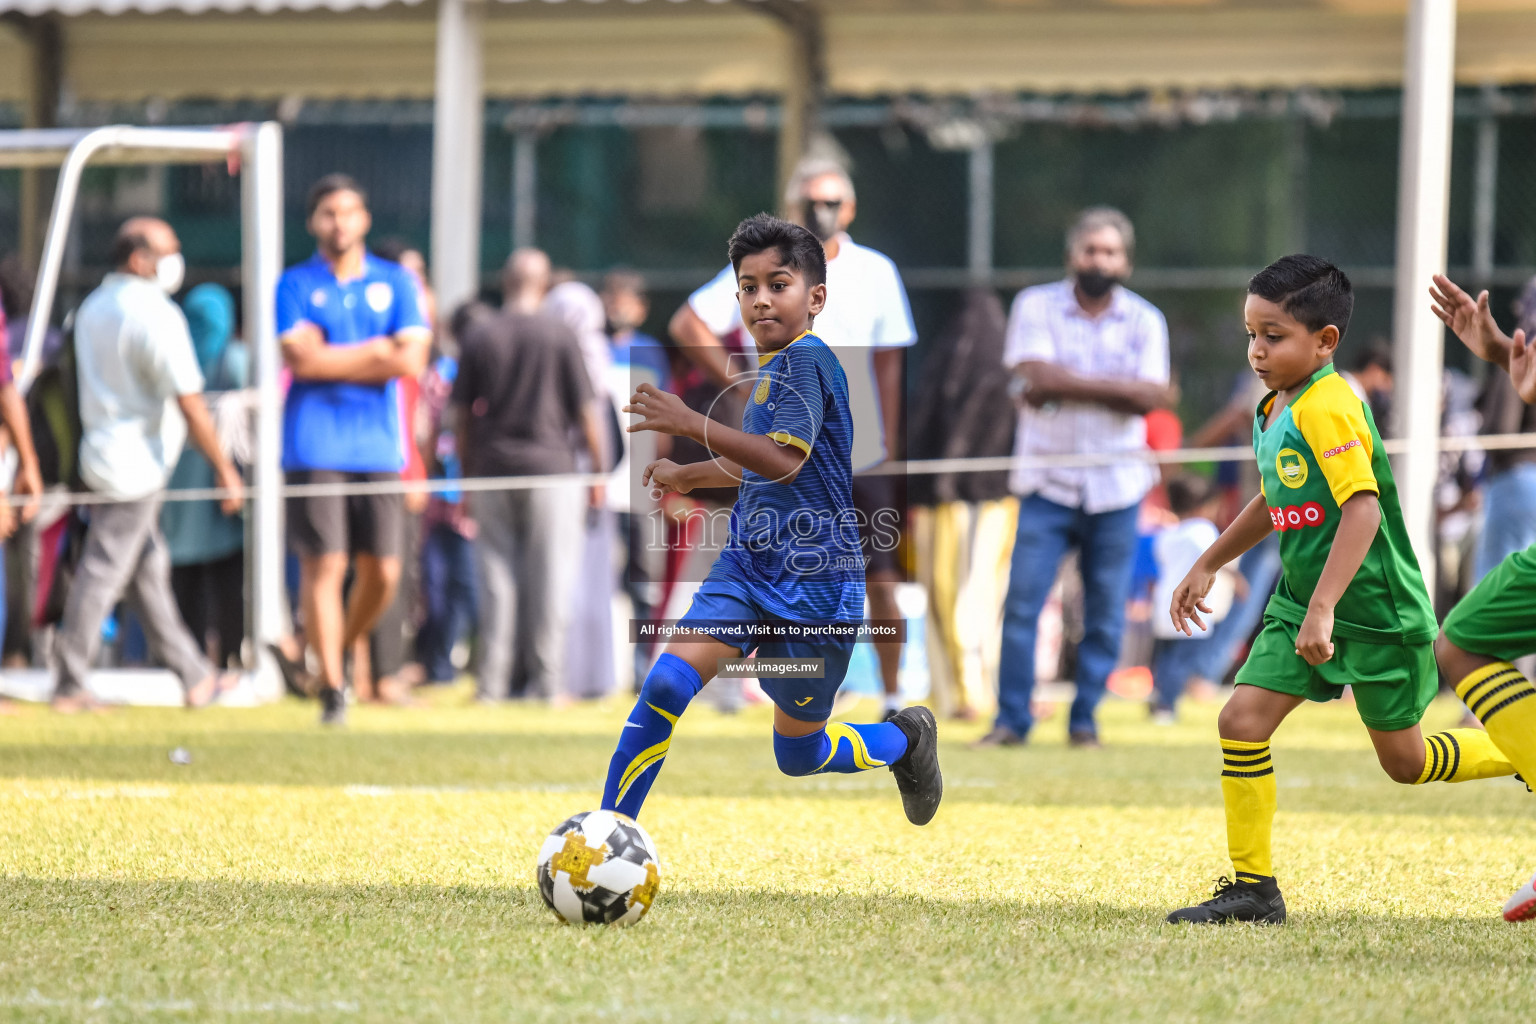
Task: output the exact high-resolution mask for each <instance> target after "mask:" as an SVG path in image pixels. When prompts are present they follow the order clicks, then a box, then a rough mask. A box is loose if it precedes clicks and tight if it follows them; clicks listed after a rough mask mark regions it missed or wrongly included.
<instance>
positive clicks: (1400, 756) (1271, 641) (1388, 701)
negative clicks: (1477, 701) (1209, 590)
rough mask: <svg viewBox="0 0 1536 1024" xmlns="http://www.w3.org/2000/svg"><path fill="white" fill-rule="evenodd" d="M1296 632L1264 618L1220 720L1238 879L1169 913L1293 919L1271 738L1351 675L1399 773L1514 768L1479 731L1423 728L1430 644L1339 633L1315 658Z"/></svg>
mask: <svg viewBox="0 0 1536 1024" xmlns="http://www.w3.org/2000/svg"><path fill="white" fill-rule="evenodd" d="M1296 634H1297V627H1296V626H1294V625H1291V624H1290V623H1286V622H1282V621H1280V620H1278V619H1275V618H1267V619H1266V620H1265V623H1264V628H1263V630H1262V631H1261V632H1260V634H1259V636H1258V638H1257V639H1256V640H1255V641H1254V646H1253V650H1252V651H1251V652H1250V653H1249V656H1248V660H1247V661H1246V662H1245V663H1244V665H1243V667H1242V669H1241V670H1239V672H1238V674H1237V683H1238V685H1237V687H1236V689H1235V690H1234V691H1233V694H1232V699H1231V700H1229V701H1228V702H1227V706H1226V707H1225V708H1223V709H1222V713H1221V717H1220V719H1219V722H1218V724H1219V728H1220V732H1221V747H1222V773H1221V774H1222V778H1221V790H1222V798H1223V803H1224V804H1225V806H1226V812H1227V845H1228V851H1229V853H1230V855H1231V858H1232V870H1233V874H1234V876H1235V881H1233V882H1225V881H1224V883H1223V884H1219V885H1218V888H1217V892H1216V894H1215V895H1214V897H1213V898H1212V899H1210V900H1208V901H1206V902H1205V903H1202V904H1199V905H1197V906H1193V907H1187V908H1185V909H1183V910H1178V911H1174V912H1173V913H1172V914H1170V915H1169V917H1168V919H1169V920H1170V921H1188V922H1191V923H1198V924H1216V923H1221V922H1224V921H1260V922H1266V923H1279V922H1281V921H1284V920H1285V901H1284V899H1283V897H1281V895H1280V890H1279V886H1278V884H1277V883H1276V881H1275V877H1274V869H1273V864H1272V860H1271V853H1270V849H1271V847H1270V840H1271V830H1272V826H1273V822H1274V816H1275V802H1276V785H1275V770H1274V764H1273V761H1272V760H1271V758H1270V751H1269V740H1270V737H1271V736H1272V735H1273V734H1274V731H1275V729H1276V728H1278V727H1279V725H1280V723H1281V722H1282V721H1284V720H1285V717H1286V715H1288V714H1290V712H1291V711H1293V710H1294V709H1295V708H1296V707H1298V706H1299V705H1300V704H1301V703H1302V702H1303V701H1307V700H1313V701H1328V700H1333V699H1335V698H1337V697H1339V696H1340V695H1341V694H1342V693H1343V690H1344V686H1345V685H1346V684H1348V685H1351V686H1353V688H1354V694H1355V702H1356V707H1357V709H1358V711H1359V713H1360V717H1361V720H1362V721H1363V722H1364V723H1365V726H1366V730H1367V731H1368V732H1369V733H1370V736H1371V742H1372V744H1373V745H1374V746H1375V748H1376V754H1377V758H1378V760H1380V762H1381V765H1382V767H1383V769H1385V770H1386V772H1387V774H1388V775H1389V776H1390V777H1392V778H1393V779H1395V780H1396V781H1398V782H1403V783H1408V784H1421V783H1425V782H1437V781H1438V782H1464V781H1467V780H1470V779H1478V778H1492V777H1496V776H1500V775H1509V774H1511V773H1512V772H1513V770H1514V769H1513V768H1512V767H1511V765H1510V764H1509V762H1508V761H1507V760H1506V759H1505V758H1504V757H1503V755H1502V754H1501V753H1500V752H1499V750H1498V748H1497V747H1496V746H1494V744H1493V743H1492V742H1491V741H1490V740H1489V739H1488V737H1487V735H1486V734H1485V733H1483V732H1481V731H1480V730H1476V729H1454V730H1449V731H1447V732H1443V733H1436V734H1434V735H1433V736H1429V737H1425V736H1423V735H1422V734H1421V733H1420V731H1419V720H1420V719H1421V718H1422V717H1423V715H1424V709H1425V708H1426V707H1428V706H1429V702H1430V701H1431V700H1433V699H1434V696H1435V692H1436V689H1437V687H1438V678H1437V676H1436V673H1435V665H1434V657H1433V653H1432V651H1431V649H1430V645H1429V644H1417V645H1408V646H1402V645H1393V644H1372V643H1366V642H1363V641H1359V640H1349V639H1345V638H1342V637H1338V636H1335V638H1334V655H1333V658H1332V659H1330V660H1329V661H1327V662H1324V663H1323V664H1322V665H1317V666H1313V665H1309V664H1308V663H1307V662H1306V660H1305V659H1303V658H1302V657H1301V655H1299V654H1298V653H1296Z"/></svg>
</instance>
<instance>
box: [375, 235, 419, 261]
mask: <svg viewBox="0 0 1536 1024" xmlns="http://www.w3.org/2000/svg"><path fill="white" fill-rule="evenodd" d="M368 248H369V249H371V250H373V254H374V255H375V256H377V257H378V258H379V259H381V260H389V262H391V263H399V262H400V257H402V256H404V255H405V254H406V253H408V252H416V251H417V249H416V247H415V246H414V245H412V244H411V243H410V242H408V241H406V240H405V239H403V238H401V237H399V236H398V235H391V236H390V237H389V238H386V239H384V240H383V241H381V242H378V243H376V244H374V245H370V246H369V247H368Z"/></svg>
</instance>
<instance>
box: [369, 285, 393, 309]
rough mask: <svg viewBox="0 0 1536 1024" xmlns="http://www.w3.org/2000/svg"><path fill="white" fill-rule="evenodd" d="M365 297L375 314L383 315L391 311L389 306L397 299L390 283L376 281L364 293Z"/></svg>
mask: <svg viewBox="0 0 1536 1024" xmlns="http://www.w3.org/2000/svg"><path fill="white" fill-rule="evenodd" d="M363 297H364V298H365V299H367V300H368V307H369V308H370V309H372V310H373V311H374V312H375V313H382V312H384V311H385V310H387V309H389V304H390V303H391V302H393V301H394V299H395V290H394V289H393V288H391V287H390V286H389V282H388V281H375V282H373V283H372V284H370V285H369V286H368V287H367V288H366V289H365V290H364V291H363Z"/></svg>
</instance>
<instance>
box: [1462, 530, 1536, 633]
mask: <svg viewBox="0 0 1536 1024" xmlns="http://www.w3.org/2000/svg"><path fill="white" fill-rule="evenodd" d="M1443 628H1444V631H1445V635H1446V638H1447V639H1449V640H1450V641H1451V643H1453V644H1455V645H1456V646H1457V647H1460V648H1461V649H1462V650H1464V651H1467V652H1468V653H1470V654H1481V655H1483V656H1484V657H1487V658H1497V659H1498V660H1500V661H1514V660H1515V659H1516V658H1523V657H1525V656H1526V655H1527V654H1533V653H1536V546H1532V547H1528V548H1526V549H1525V550H1524V551H1516V552H1515V553H1514V554H1512V555H1510V556H1509V557H1508V558H1506V559H1504V561H1502V562H1500V563H1499V564H1498V565H1497V566H1495V567H1494V570H1493V571H1492V572H1490V573H1489V574H1488V575H1487V576H1484V577H1483V579H1482V582H1480V583H1479V584H1478V585H1477V586H1475V587H1473V588H1472V591H1471V593H1469V594H1467V596H1466V597H1464V598H1462V599H1461V600H1460V601H1458V602H1456V607H1455V608H1452V609H1451V614H1449V615H1447V616H1446V617H1445V626H1444V627H1443Z"/></svg>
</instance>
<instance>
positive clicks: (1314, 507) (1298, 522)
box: [1269, 501, 1328, 533]
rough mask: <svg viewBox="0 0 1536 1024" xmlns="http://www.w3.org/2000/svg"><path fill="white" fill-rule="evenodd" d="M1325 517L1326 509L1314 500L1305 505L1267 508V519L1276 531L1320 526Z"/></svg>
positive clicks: (1326, 516) (1282, 531)
mask: <svg viewBox="0 0 1536 1024" xmlns="http://www.w3.org/2000/svg"><path fill="white" fill-rule="evenodd" d="M1327 518H1328V513H1327V511H1326V510H1325V509H1324V508H1323V506H1321V505H1319V504H1318V503H1317V502H1315V501H1309V502H1307V503H1306V504H1305V505H1287V506H1286V507H1285V508H1270V510H1269V520H1270V522H1272V523H1274V524H1275V532H1277V533H1284V532H1285V531H1286V530H1305V529H1306V528H1307V527H1309V526H1322V525H1323V520H1325V519H1327Z"/></svg>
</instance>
